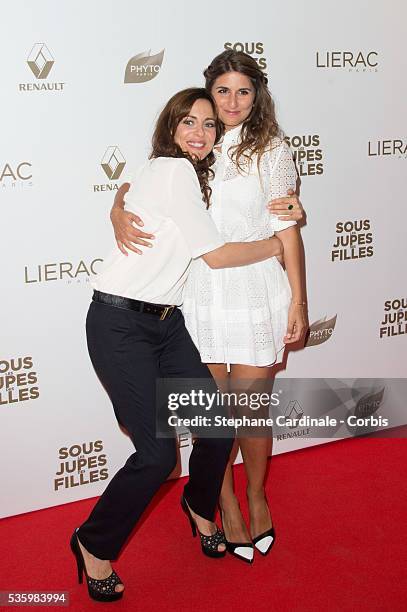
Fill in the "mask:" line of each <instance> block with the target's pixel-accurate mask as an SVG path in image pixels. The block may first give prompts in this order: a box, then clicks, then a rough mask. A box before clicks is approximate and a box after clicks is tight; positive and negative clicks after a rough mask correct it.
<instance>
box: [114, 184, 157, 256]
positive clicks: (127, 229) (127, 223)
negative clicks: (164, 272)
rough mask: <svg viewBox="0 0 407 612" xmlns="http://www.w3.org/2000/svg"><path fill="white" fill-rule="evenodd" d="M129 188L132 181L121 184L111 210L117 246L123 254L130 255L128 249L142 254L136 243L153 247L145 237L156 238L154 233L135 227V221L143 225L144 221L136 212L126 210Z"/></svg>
mask: <svg viewBox="0 0 407 612" xmlns="http://www.w3.org/2000/svg"><path fill="white" fill-rule="evenodd" d="M129 189H130V183H123V185H120V187H119V189H118V190H117V193H116V195H115V197H114V202H113V206H112V210H111V211H110V220H111V222H112V225H113V230H114V235H115V238H116V243H117V246H118V247H119V249H120V251H121V252H122V253H123V255H128V253H127V250H126V249H128V250H129V251H134V252H135V253H137V254H138V255H141V253H142V252H141V251H140V249H138V248H137V247H135V246H134V244H141V245H143V246H148V247H151V246H153V245H152V244H151V243H150V242H146V240H145V238H147V239H148V240H154V235H153V234H148V233H146V232H143V231H142V230H139V229H137V228H135V227H134V225H133V223H135V224H136V225H139V226H140V227H143V225H144V223H143V221H142V220H141V219H140V217H138V216H137V215H135V214H134V213H132V212H129V211H127V210H124V196H125V195H126V193H127V192H128V190H129Z"/></svg>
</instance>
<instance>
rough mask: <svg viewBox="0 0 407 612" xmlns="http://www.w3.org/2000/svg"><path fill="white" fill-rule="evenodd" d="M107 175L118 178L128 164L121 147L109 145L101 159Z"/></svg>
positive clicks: (111, 178)
mask: <svg viewBox="0 0 407 612" xmlns="http://www.w3.org/2000/svg"><path fill="white" fill-rule="evenodd" d="M101 164H102V168H103V170H104V171H105V173H106V176H107V177H108V178H109V179H110V180H111V181H114V180H116V179H118V178H119V177H120V175H121V173H122V172H123V168H124V166H125V165H126V160H125V159H124V157H123V155H122V154H121V152H120V149H119V147H108V148H107V149H106V153H105V154H104V156H103V159H102V161H101Z"/></svg>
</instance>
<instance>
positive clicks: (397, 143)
mask: <svg viewBox="0 0 407 612" xmlns="http://www.w3.org/2000/svg"><path fill="white" fill-rule="evenodd" d="M367 155H368V157H383V156H387V157H388V156H390V157H396V158H397V159H407V140H402V139H401V138H394V139H393V140H392V139H388V140H376V141H375V142H373V141H371V140H369V142H368V145H367Z"/></svg>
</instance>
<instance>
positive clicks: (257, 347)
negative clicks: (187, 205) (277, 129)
mask: <svg viewBox="0 0 407 612" xmlns="http://www.w3.org/2000/svg"><path fill="white" fill-rule="evenodd" d="M239 137H240V127H238V128H234V129H233V130H230V131H229V132H227V133H226V134H225V137H224V140H223V143H222V150H221V152H218V153H217V160H216V165H215V167H214V170H215V178H214V180H213V181H212V183H211V187H212V198H211V207H210V208H209V212H210V214H211V216H212V218H213V220H214V222H215V224H216V226H217V228H218V230H219V232H220V234H221V236H222V238H223V239H224V240H225V242H249V241H252V240H261V239H263V238H267V237H269V236H272V235H273V234H274V232H276V231H280V230H283V229H285V228H287V227H289V226H290V225H294V224H295V221H279V220H278V219H277V217H276V216H275V215H270V213H269V211H268V209H267V208H266V204H267V202H269V201H270V200H271V199H272V198H277V197H281V196H285V195H287V190H288V189H289V188H290V187H291V188H293V189H295V185H296V178H297V175H296V171H295V166H294V162H293V160H292V156H291V153H290V150H289V147H288V146H287V144H286V143H285V142H284V141H281V140H280V139H274V140H273V142H272V143H271V147H270V150H269V151H268V152H266V153H265V154H264V155H263V156H262V159H261V162H260V174H259V172H258V170H257V160H255V161H254V162H252V164H251V165H250V166H249V165H247V167H246V168H245V173H244V175H242V174H239V172H238V169H237V167H236V165H235V164H234V163H233V162H232V161H231V159H230V157H229V156H228V150H229V148H230V147H231V146H232V145H234V144H236V143H237V142H238V139H239ZM290 298H291V290H290V286H289V283H288V279H287V275H286V273H285V271H284V270H283V268H282V267H281V265H280V264H279V262H278V261H277V259H276V258H274V257H273V258H272V259H268V260H266V261H263V262H259V263H257V264H252V265H249V266H242V267H238V268H227V269H222V270H212V269H211V268H209V266H208V265H207V264H206V263H205V262H204V261H203V260H202V259H196V260H194V261H193V262H192V266H191V271H190V274H189V277H188V280H187V283H186V286H185V289H184V303H183V313H184V317H185V322H186V326H187V328H188V331H189V333H190V334H191V337H192V339H193V341H194V343H195V344H196V346H197V348H198V349H199V352H200V354H201V359H202V361H203V362H204V363H226V364H244V365H254V366H269V365H272V364H273V363H275V362H278V361H281V359H282V356H283V349H284V344H283V337H284V335H285V333H286V330H287V314H288V307H289V303H290Z"/></svg>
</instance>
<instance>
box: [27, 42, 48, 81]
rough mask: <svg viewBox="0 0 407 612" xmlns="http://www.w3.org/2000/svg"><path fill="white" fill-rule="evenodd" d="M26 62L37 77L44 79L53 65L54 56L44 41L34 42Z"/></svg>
mask: <svg viewBox="0 0 407 612" xmlns="http://www.w3.org/2000/svg"><path fill="white" fill-rule="evenodd" d="M27 64H28V65H29V67H30V68H31V70H32V72H33V74H34V76H35V77H36V78H37V79H46V78H47V76H48V75H49V73H50V70H51V68H52V66H53V65H54V58H53V57H52V55H51V52H50V50H49V49H48V47H47V45H46V44H45V43H36V44H35V45H34V46H33V48H32V49H31V53H30V55H29V56H28V58H27Z"/></svg>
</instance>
